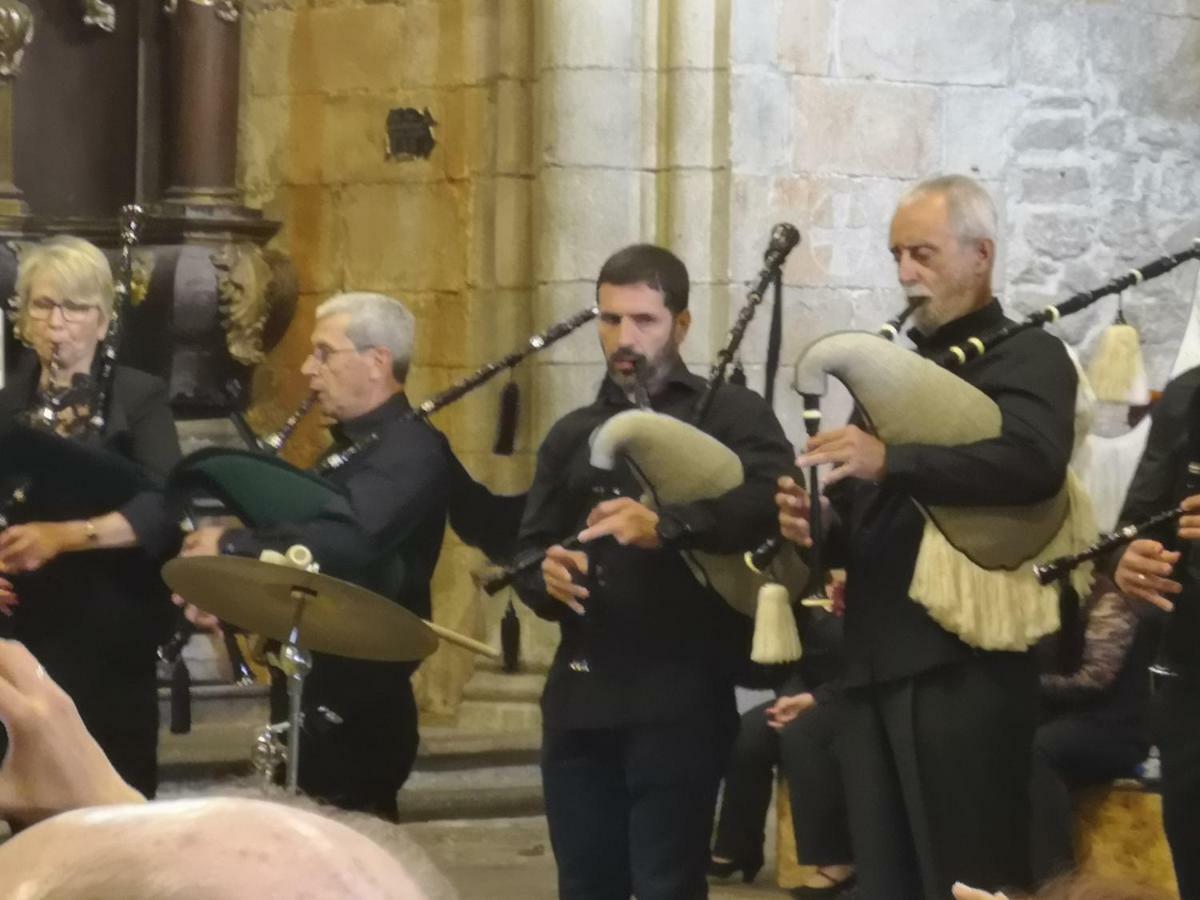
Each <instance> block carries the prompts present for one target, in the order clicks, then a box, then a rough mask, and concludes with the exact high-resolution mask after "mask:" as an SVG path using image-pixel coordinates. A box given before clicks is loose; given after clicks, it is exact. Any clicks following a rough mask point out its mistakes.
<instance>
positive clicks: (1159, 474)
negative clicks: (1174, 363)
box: [1119, 378, 1197, 540]
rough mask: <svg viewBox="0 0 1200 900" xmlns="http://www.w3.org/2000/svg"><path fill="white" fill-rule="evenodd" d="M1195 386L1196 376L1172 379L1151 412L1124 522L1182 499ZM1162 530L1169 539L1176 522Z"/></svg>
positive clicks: (1129, 491) (1124, 514)
mask: <svg viewBox="0 0 1200 900" xmlns="http://www.w3.org/2000/svg"><path fill="white" fill-rule="evenodd" d="M1196 389H1197V385H1196V380H1195V378H1187V380H1186V381H1185V380H1184V379H1183V378H1179V379H1176V380H1175V381H1172V382H1171V383H1170V384H1168V385H1167V387H1166V390H1164V391H1163V395H1162V397H1161V399H1160V400H1159V402H1158V404H1157V405H1156V406H1155V408H1154V410H1153V412H1152V413H1151V419H1150V434H1149V436H1148V437H1147V438H1146V447H1145V449H1143V450H1142V458H1141V459H1140V460H1138V465H1137V469H1136V470H1135V472H1134V474H1133V480H1132V481H1131V482H1130V483H1129V490H1128V491H1127V492H1126V494H1125V503H1124V505H1123V506H1122V507H1121V515H1120V518H1119V521H1120V523H1121V524H1122V525H1125V524H1129V523H1131V522H1139V521H1141V520H1142V519H1145V518H1147V517H1148V516H1151V515H1153V514H1154V513H1157V512H1160V511H1162V510H1164V509H1167V508H1168V507H1170V506H1172V505H1173V504H1175V503H1177V502H1179V501H1180V500H1181V499H1182V498H1181V497H1178V496H1176V494H1177V493H1178V490H1179V479H1180V475H1181V473H1182V472H1183V471H1184V467H1185V466H1186V464H1187V460H1186V459H1185V456H1186V455H1187V429H1188V421H1187V415H1188V409H1189V406H1190V404H1191V400H1192V396H1193V394H1194V393H1195V391H1196ZM1160 531H1161V532H1162V534H1161V535H1156V537H1158V538H1160V539H1161V538H1166V539H1168V540H1170V539H1172V538H1173V536H1174V534H1175V524H1174V523H1167V524H1165V525H1163V526H1162V528H1161V529H1160Z"/></svg>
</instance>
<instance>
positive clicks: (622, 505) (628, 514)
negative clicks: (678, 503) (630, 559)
mask: <svg viewBox="0 0 1200 900" xmlns="http://www.w3.org/2000/svg"><path fill="white" fill-rule="evenodd" d="M600 537H612V538H615V539H616V541H617V543H618V544H621V545H622V546H625V547H640V548H642V549H643V550H657V549H658V548H659V547H661V546H662V539H661V538H660V537H659V536H658V513H656V512H655V511H654V510H652V509H650V508H649V507H648V506H645V505H644V504H641V503H638V502H637V501H636V500H634V499H633V498H632V497H617V498H615V499H613V500H605V501H604V502H603V503H597V504H596V506H595V508H593V509H592V511H591V512H590V513H589V514H588V517H587V528H585V529H584V530H583V531H581V532H579V540H580V541H582V542H583V543H585V544H586V543H587V542H588V541H594V540H596V538H600Z"/></svg>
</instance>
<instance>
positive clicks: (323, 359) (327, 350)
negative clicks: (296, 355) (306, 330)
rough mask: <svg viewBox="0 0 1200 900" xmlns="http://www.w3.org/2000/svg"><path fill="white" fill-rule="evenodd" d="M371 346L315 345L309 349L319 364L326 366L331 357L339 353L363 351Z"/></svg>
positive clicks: (310, 354)
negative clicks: (335, 346) (334, 346)
mask: <svg viewBox="0 0 1200 900" xmlns="http://www.w3.org/2000/svg"><path fill="white" fill-rule="evenodd" d="M369 349H370V348H369V347H362V348H359V347H338V348H336V349H335V348H333V347H313V348H312V350H311V351H309V354H308V355H309V356H311V357H312V358H313V359H315V360H316V361H317V365H319V366H324V365H328V364H329V357H331V356H337V355H338V354H339V353H362V351H363V350H369Z"/></svg>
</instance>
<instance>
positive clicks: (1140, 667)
mask: <svg viewBox="0 0 1200 900" xmlns="http://www.w3.org/2000/svg"><path fill="white" fill-rule="evenodd" d="M1134 602H1136V601H1130V600H1127V599H1126V598H1125V597H1123V596H1122V595H1121V594H1120V593H1118V592H1117V589H1116V586H1115V585H1114V584H1113V583H1112V582H1111V581H1110V580H1109V579H1107V578H1099V579H1097V582H1096V585H1095V588H1094V589H1093V591H1092V594H1091V596H1090V597H1089V598H1088V601H1087V604H1086V606H1085V608H1084V611H1083V615H1084V622H1085V623H1086V625H1085V628H1084V635H1083V651H1082V656H1081V658H1080V659H1079V660H1078V661H1077V662H1078V665H1077V667H1076V668H1074V670H1073V671H1071V672H1069V673H1067V674H1058V673H1057V672H1055V671H1053V670H1054V669H1055V668H1057V666H1056V665H1055V663H1057V660H1054V661H1053V662H1051V661H1050V660H1048V659H1047V658H1046V657H1047V656H1048V654H1046V655H1041V656H1040V658H1041V660H1042V661H1043V665H1042V671H1043V674H1042V675H1041V677H1040V682H1041V701H1042V723H1041V725H1040V726H1039V727H1038V729H1037V733H1036V735H1035V737H1034V744H1033V775H1032V781H1031V816H1032V823H1031V828H1030V841H1031V858H1032V863H1033V874H1034V878H1035V880H1036V881H1038V882H1041V881H1043V880H1045V879H1047V878H1052V877H1054V876H1055V875H1060V874H1062V873H1063V872H1066V871H1070V870H1071V869H1072V868H1074V865H1075V854H1074V850H1073V842H1072V833H1073V827H1072V821H1073V820H1072V813H1071V794H1070V792H1071V790H1072V789H1074V788H1081V787H1087V786H1089V785H1096V784H1104V783H1106V782H1109V781H1112V780H1113V779H1114V778H1128V777H1132V776H1133V775H1134V774H1135V769H1134V767H1135V766H1136V765H1137V764H1138V763H1139V762H1141V761H1142V760H1143V759H1145V758H1146V753H1147V750H1148V749H1149V742H1148V741H1147V738H1146V730H1147V729H1146V709H1147V705H1148V703H1149V699H1150V697H1149V694H1150V681H1149V677H1148V676H1147V674H1146V667H1147V666H1148V665H1149V664H1150V662H1151V658H1152V655H1153V652H1154V641H1153V637H1152V631H1153V629H1151V628H1150V627H1149V624H1150V623H1149V622H1145V623H1144V622H1142V621H1141V620H1140V618H1139V615H1140V611H1139V610H1138V609H1136V608H1135V607H1134V606H1133V605H1132V604H1133V603H1134ZM1056 646H1057V637H1052V638H1050V639H1049V643H1048V644H1046V645H1045V646H1043V647H1039V652H1040V651H1042V650H1047V649H1049V648H1051V647H1056Z"/></svg>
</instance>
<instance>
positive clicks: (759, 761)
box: [713, 701, 853, 866]
mask: <svg viewBox="0 0 1200 900" xmlns="http://www.w3.org/2000/svg"><path fill="white" fill-rule="evenodd" d="M772 702H773V701H772ZM770 705H771V703H770V702H768V703H763V704H761V705H760V706H756V707H754V708H753V709H750V710H747V711H746V712H745V713H744V714H743V715H742V719H741V725H740V727H739V728H738V736H737V741H736V742H735V743H734V747H733V754H732V756H731V758H730V761H729V768H728V769H727V771H726V772H725V790H724V792H723V793H722V794H721V813H720V815H719V817H718V818H717V829H716V840H715V842H714V844H713V855H714V856H720V857H723V858H724V859H734V860H740V861H744V862H753V861H757V860H760V859H762V855H763V841H764V839H765V834H764V820H765V818H766V815H767V808H768V806H770V803H771V791H772V789H773V788H774V785H775V775H774V768H775V766H776V765H778V766H780V767H781V768H782V770H783V775H784V777H785V778H786V779H787V784H788V796H789V799H790V800H791V803H792V824H793V830H794V833H795V837H796V850H797V854H798V855H799V857H800V859H801V860H803V861H804V863H806V864H810V865H818V866H827V865H844V864H847V863H849V862H851V860H852V859H853V853H852V851H851V849H850V835H849V832H848V830H847V829H848V826H847V823H846V801H845V797H844V796H843V792H842V773H841V769H840V768H839V767H838V763H837V758H836V757H835V756H834V753H833V741H834V737H835V735H836V730H835V729H836V722H837V708H836V703H825V704H820V705H818V706H815V707H813V708H812V709H810V710H809V711H808V712H806V713H805V714H804V715H802V716H800V718H798V719H796V720H794V721H792V722H789V723H788V725H787V726H786V727H785V728H784V729H783V731H782V732H777V731H775V729H773V728H771V727H770V726H769V725H768V724H767V717H766V715H765V713H766V709H767V707H768V706H770Z"/></svg>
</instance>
